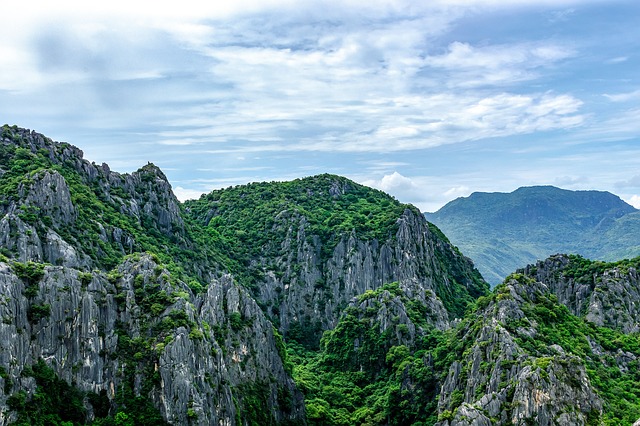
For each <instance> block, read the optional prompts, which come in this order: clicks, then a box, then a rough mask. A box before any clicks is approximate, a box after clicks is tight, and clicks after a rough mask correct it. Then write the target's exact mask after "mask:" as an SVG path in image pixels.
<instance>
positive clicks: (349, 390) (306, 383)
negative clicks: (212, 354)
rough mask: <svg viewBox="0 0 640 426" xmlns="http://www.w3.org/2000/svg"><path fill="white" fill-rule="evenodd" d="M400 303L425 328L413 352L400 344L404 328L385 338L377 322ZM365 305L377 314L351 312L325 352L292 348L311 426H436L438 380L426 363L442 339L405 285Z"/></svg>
mask: <svg viewBox="0 0 640 426" xmlns="http://www.w3.org/2000/svg"><path fill="white" fill-rule="evenodd" d="M392 300H393V301H394V302H392ZM398 300H400V301H401V302H402V303H403V304H404V305H405V306H406V308H407V314H408V316H409V317H410V318H411V319H412V320H415V321H416V323H415V324H416V325H417V326H418V327H419V336H418V338H417V339H416V341H415V342H413V344H411V346H410V347H409V346H406V345H403V344H400V342H398V341H397V340H396V338H395V337H394V336H395V335H396V332H397V331H400V334H401V335H402V334H403V331H402V330H406V325H405V324H404V323H394V324H392V325H391V326H390V327H389V328H387V329H386V330H384V331H382V332H381V331H380V324H379V323H378V322H377V320H376V313H377V312H378V310H379V309H381V308H382V305H387V304H389V303H397V301H398ZM359 302H360V303H361V304H364V305H367V306H369V308H368V309H366V310H361V309H359V308H357V307H351V308H347V310H346V311H345V313H344V315H343V316H342V318H341V320H340V322H339V323H338V325H337V326H336V328H335V329H333V330H330V331H327V332H325V334H324V336H323V338H322V343H321V350H320V351H317V352H315V351H309V350H307V349H305V348H304V347H303V346H301V345H298V344H295V343H290V344H289V357H290V359H291V360H292V362H293V364H294V379H295V380H296V383H297V384H298V386H299V387H300V388H301V390H302V391H303V392H304V393H305V402H306V406H307V419H308V421H309V424H311V425H325V424H330V425H353V424H360V425H382V424H388V425H416V426H418V425H426V424H433V423H434V422H435V420H436V418H435V417H434V415H435V414H434V413H435V408H436V399H435V396H436V393H437V379H438V376H437V374H436V373H435V371H434V369H433V365H431V364H429V363H427V362H425V359H426V358H425V356H426V355H427V354H428V353H431V351H433V350H435V348H436V347H437V342H439V341H440V340H441V339H442V338H443V335H442V333H441V332H439V331H437V330H434V329H432V328H431V327H429V326H428V325H427V323H426V318H425V315H424V312H423V311H422V306H421V305H420V304H419V303H415V302H414V301H412V300H411V299H409V298H408V297H406V295H404V293H403V292H402V291H401V290H400V288H399V287H398V285H397V283H394V284H389V285H386V286H383V287H382V288H380V289H378V290H376V291H368V292H367V293H365V294H364V295H362V296H361V297H360V298H359ZM389 306H390V305H387V308H388V307H389ZM408 383H410V384H411V389H409V388H408V387H407V386H406V385H407V384H408Z"/></svg>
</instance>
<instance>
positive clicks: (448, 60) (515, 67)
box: [425, 41, 575, 87]
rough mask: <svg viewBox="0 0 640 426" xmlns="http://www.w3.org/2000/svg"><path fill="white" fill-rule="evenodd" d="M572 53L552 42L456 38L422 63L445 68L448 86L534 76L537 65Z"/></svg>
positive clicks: (536, 75)
mask: <svg viewBox="0 0 640 426" xmlns="http://www.w3.org/2000/svg"><path fill="white" fill-rule="evenodd" d="M574 55H575V52H574V49H572V48H569V47H567V46H561V45H558V44H551V43H517V44H506V45H486V46H479V47H475V46H472V45H470V44H469V43H465V42H460V41H455V42H453V43H451V44H450V45H449V47H448V52H446V53H444V54H442V55H436V56H433V55H432V56H428V57H427V58H426V59H425V66H428V67H432V68H441V69H445V70H447V71H448V73H447V74H446V79H445V83H446V84H447V85H448V86H449V87H455V86H461V87H476V86H481V85H504V84H514V83H517V82H522V81H527V80H532V79H535V78H537V77H538V76H539V73H540V71H539V70H538V69H539V68H543V67H549V66H551V65H553V64H554V63H555V62H558V61H560V60H563V59H566V58H570V57H571V56H574Z"/></svg>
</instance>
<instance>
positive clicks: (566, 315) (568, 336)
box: [512, 295, 640, 426]
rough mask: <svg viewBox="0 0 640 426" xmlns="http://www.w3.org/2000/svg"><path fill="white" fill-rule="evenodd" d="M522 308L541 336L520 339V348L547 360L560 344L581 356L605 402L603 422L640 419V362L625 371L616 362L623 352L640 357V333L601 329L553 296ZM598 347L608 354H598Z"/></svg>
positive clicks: (617, 422)
mask: <svg viewBox="0 0 640 426" xmlns="http://www.w3.org/2000/svg"><path fill="white" fill-rule="evenodd" d="M522 309H523V312H524V313H525V314H526V318H527V320H528V321H529V322H530V323H531V324H536V325H537V327H536V331H537V335H536V337H535V339H530V338H525V337H520V338H519V339H518V343H519V344H520V346H522V347H523V348H525V349H526V350H527V351H528V352H529V353H530V354H531V355H535V356H538V357H543V356H548V355H552V354H553V350H552V349H550V347H551V345H559V346H561V347H562V348H563V349H564V350H565V351H566V352H567V353H570V354H573V355H576V356H577V357H579V358H580V359H581V360H582V361H583V363H584V365H585V367H586V370H587V374H588V375H589V379H590V380H591V383H592V384H593V386H594V387H595V388H596V389H597V391H598V393H599V394H600V396H601V397H602V398H603V400H604V401H605V407H604V413H603V421H604V423H605V424H606V425H611V426H613V425H622V424H628V425H630V424H633V423H634V422H635V421H636V420H638V418H640V387H638V383H640V369H639V368H638V367H639V365H638V361H633V362H632V363H631V365H630V367H631V368H629V369H625V371H622V370H621V369H620V367H619V366H618V363H617V362H616V360H615V355H616V354H617V352H618V351H619V350H621V351H624V352H625V353H631V354H633V355H635V356H636V357H640V335H639V334H637V333H634V334H624V333H622V332H620V331H617V330H613V329H610V328H606V327H598V326H596V325H594V324H593V323H590V322H588V321H586V320H584V319H583V318H579V317H576V316H574V315H572V314H571V313H570V312H569V310H568V309H567V307H566V306H564V305H561V304H559V303H558V301H557V299H556V298H555V296H553V295H546V296H541V297H539V298H538V301H537V303H535V304H534V303H527V304H524V305H523V306H522ZM512 331H515V330H512ZM595 347H601V348H603V349H604V350H605V351H607V353H606V354H605V355H600V354H597V353H596V352H594V348H595Z"/></svg>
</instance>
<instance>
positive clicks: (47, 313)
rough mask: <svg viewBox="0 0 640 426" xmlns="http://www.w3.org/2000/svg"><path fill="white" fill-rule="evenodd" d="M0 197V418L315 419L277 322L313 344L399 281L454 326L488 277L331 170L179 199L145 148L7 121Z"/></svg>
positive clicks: (411, 219) (407, 209)
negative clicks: (77, 139) (68, 400)
mask: <svg viewBox="0 0 640 426" xmlns="http://www.w3.org/2000/svg"><path fill="white" fill-rule="evenodd" d="M296 185H298V186H296ZM264 190H266V191H267V192H268V193H269V194H270V195H267V194H266V193H265V192H264ZM0 195H1V196H2V202H1V203H0V204H1V208H2V210H1V213H2V218H0V243H1V246H2V257H0V265H1V266H2V271H4V275H3V276H2V277H3V280H4V281H3V287H4V288H5V290H6V294H9V295H10V297H9V296H8V297H7V299H6V300H5V301H4V302H3V303H1V304H0V316H2V318H3V322H2V323H1V324H0V337H1V338H2V339H4V340H3V341H9V342H15V343H16V345H12V347H7V348H3V349H1V350H0V367H2V369H1V370H0V373H1V374H0V381H2V386H0V425H2V426H4V425H6V424H14V423H17V424H37V423H41V422H43V420H42V419H43V418H48V419H49V420H47V421H46V422H49V423H51V424H58V423H63V422H64V421H70V422H72V423H73V424H77V423H82V422H92V424H95V425H111V424H114V423H113V422H114V421H120V422H124V421H125V420H126V421H128V422H129V423H131V422H133V423H137V424H141V423H145V424H165V423H166V422H168V423H174V424H187V423H189V424H203V425H204V424H210V423H212V422H213V423H218V422H222V423H224V424H229V425H240V424H265V425H269V424H291V425H293V424H305V423H306V414H305V403H304V400H303V398H302V395H301V393H300V391H299V389H298V387H297V385H296V384H295V383H294V382H293V381H292V379H291V372H292V366H291V364H290V361H288V355H287V351H286V346H285V342H284V340H283V338H282V335H281V334H280V331H279V330H278V328H280V330H282V332H284V333H285V334H286V335H287V338H288V340H289V341H290V342H292V344H296V343H297V342H299V343H302V344H305V345H307V347H309V348H314V347H317V345H318V344H319V340H320V337H321V334H322V332H323V331H326V330H328V329H330V328H332V327H333V326H334V325H335V324H336V322H337V321H338V318H339V317H340V316H341V313H342V311H343V309H345V308H346V306H347V305H348V304H349V303H350V301H351V299H352V298H354V297H357V296H358V295H359V294H361V293H363V292H366V291H368V290H373V289H376V288H379V287H380V286H383V285H385V284H387V283H388V282H389V281H392V280H393V281H397V282H398V285H399V286H401V288H402V289H404V290H403V291H407V292H409V294H411V295H412V297H414V298H416V299H417V300H420V301H421V302H420V303H422V304H424V305H425V306H429V312H430V315H429V318H430V319H429V324H430V326H433V327H436V328H441V329H446V328H448V327H449V326H450V320H451V319H452V318H455V317H460V316H461V315H462V314H463V313H464V310H465V309H466V307H467V306H468V305H469V304H471V303H472V302H473V300H474V299H475V298H476V297H477V296H479V295H481V294H486V292H487V291H488V285H487V284H486V283H484V281H483V280H482V278H481V277H480V275H479V274H478V272H477V271H476V270H475V269H474V268H473V265H472V264H471V262H470V261H469V260H468V259H467V258H465V257H464V256H462V254H461V253H460V252H459V251H457V250H455V248H453V247H452V246H451V245H450V244H449V243H448V242H447V241H446V240H442V239H441V234H440V233H439V232H435V230H434V229H433V228H432V227H430V226H429V225H428V224H427V222H426V220H425V219H424V217H423V216H422V215H421V213H420V212H419V211H418V210H417V209H415V208H414V207H411V206H407V205H402V204H400V203H398V202H397V201H395V200H393V199H392V197H389V196H388V195H386V194H383V193H381V192H380V191H376V190H373V189H371V188H366V187H363V186H361V185H358V184H356V183H355V182H352V181H349V180H348V179H346V178H342V177H338V176H333V175H319V176H316V177H311V178H307V179H305V180H303V181H302V185H300V181H297V182H294V183H271V184H268V183H265V184H252V185H245V186H238V187H233V188H227V189H226V190H220V191H217V192H215V191H214V192H213V193H211V194H208V195H207V196H204V197H203V198H202V200H200V201H198V200H195V201H193V202H191V203H189V204H182V203H180V202H178V201H177V199H176V197H175V195H174V194H173V192H172V190H171V185H170V183H169V182H168V181H167V179H166V176H165V175H164V174H163V173H162V171H161V170H160V169H159V168H157V167H156V166H155V165H153V164H147V165H144V166H143V167H141V168H140V169H138V170H137V171H135V172H133V173H131V174H120V173H117V172H113V171H111V169H110V168H109V166H108V165H106V164H102V165H97V164H95V163H90V162H88V161H87V160H85V159H83V153H82V151H81V150H80V149H78V148H76V147H73V146H72V145H69V144H66V143H58V142H54V141H52V140H50V139H49V138H46V137H45V136H43V135H41V134H39V133H37V132H34V131H30V130H27V129H21V128H18V127H17V126H3V127H2V140H1V143H0ZM207 197H208V198H207ZM287 197H289V199H288V198H287ZM305 197H306V198H308V200H307V202H305V201H304V200H303V198H305ZM258 200H259V201H258ZM254 201H255V202H256V203H255V204H251V205H249V204H246V202H254ZM243 203H245V204H243ZM305 203H306V204H305ZM322 206H325V207H322ZM382 207H384V208H382ZM225 212H226V213H225ZM237 218H240V219H242V220H240V221H238V220H236V219H237ZM320 219H321V220H320ZM264 236H267V237H268V238H264ZM452 265H455V267H453V268H452ZM292 324H294V325H295V326H293V327H292ZM74 336H78V341H75V340H74ZM78 345H79V346H78ZM13 348H19V350H17V351H15V350H14V349H13ZM63 361H64V362H63ZM53 384H55V386H54V385H53ZM60 387H62V388H65V389H66V390H65V392H66V393H65V394H67V393H68V394H69V395H72V396H73V410H72V412H70V411H68V410H67V411H65V410H62V411H61V407H60V406H59V404H57V403H56V402H55V401H57V399H56V398H57V397H56V395H55V393H51V392H54V390H55V389H59V388H60ZM67 391H68V392H67ZM70 397H71V396H70ZM37 400H40V401H44V403H43V404H40V405H37V404H36V403H35V401H37ZM81 419H84V420H83V421H80V420H81ZM118 419H119V420H118ZM129 423H126V422H125V424H129ZM118 424H119V423H118Z"/></svg>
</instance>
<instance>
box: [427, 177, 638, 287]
mask: <svg viewBox="0 0 640 426" xmlns="http://www.w3.org/2000/svg"><path fill="white" fill-rule="evenodd" d="M425 217H427V220H429V221H431V222H433V223H435V224H436V225H438V227H439V228H441V229H442V230H443V232H444V233H445V234H446V235H447V236H448V237H449V239H450V240H451V241H452V243H453V244H455V245H457V246H459V247H460V248H461V249H462V251H464V252H465V253H466V254H467V255H468V256H470V257H471V258H473V259H474V261H475V264H476V265H477V267H478V269H479V270H480V271H481V273H482V274H483V276H485V277H486V278H487V279H488V280H489V281H490V282H491V283H493V284H496V283H498V282H500V281H501V280H502V279H504V277H505V276H506V275H508V274H509V273H510V272H512V271H514V270H515V269H517V268H521V267H523V265H526V264H529V263H533V262H535V261H536V260H539V259H544V258H546V257H548V256H550V255H552V254H555V253H575V254H580V255H583V256H585V257H589V258H594V259H601V260H608V261H613V260H618V259H622V258H625V257H634V256H637V255H638V254H640V245H639V244H638V242H637V241H634V240H633V238H631V237H630V235H633V232H630V229H629V228H631V229H635V226H637V225H638V224H640V222H638V219H640V211H638V210H637V209H635V208H634V207H633V206H631V205H629V204H627V203H625V202H624V201H622V200H621V199H620V198H619V197H618V196H616V195H614V194H611V193H609V192H606V191H570V190H565V189H560V188H556V187H553V186H534V187H522V188H519V189H517V190H515V191H513V192H511V193H474V194H472V195H470V196H469V197H461V198H458V199H456V200H454V201H452V202H450V203H448V204H447V205H445V206H444V207H442V208H441V209H440V210H438V211H437V212H435V213H426V214H425ZM637 229H638V230H640V228H637ZM621 243H622V244H621Z"/></svg>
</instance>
